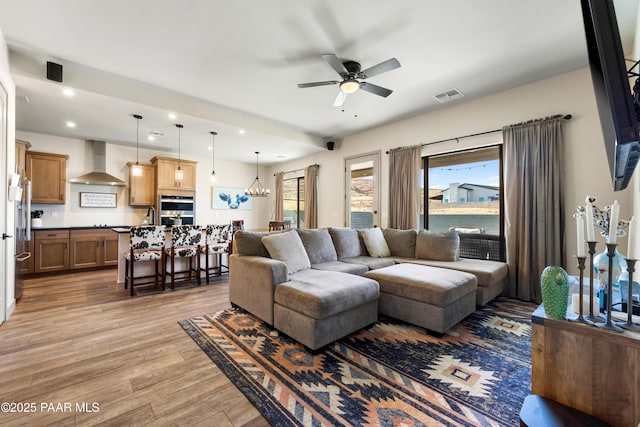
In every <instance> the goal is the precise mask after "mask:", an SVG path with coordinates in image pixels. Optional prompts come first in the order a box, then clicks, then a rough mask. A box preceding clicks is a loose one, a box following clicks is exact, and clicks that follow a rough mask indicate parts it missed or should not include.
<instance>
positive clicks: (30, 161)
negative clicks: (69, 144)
mask: <svg viewBox="0 0 640 427" xmlns="http://www.w3.org/2000/svg"><path fill="white" fill-rule="evenodd" d="M68 158H69V156H66V155H62V154H49V153H38V152H34V151H27V152H26V154H25V160H26V173H27V179H29V180H31V203H33V204H39V203H43V204H64V203H65V201H66V186H67V183H66V181H67V159H68Z"/></svg>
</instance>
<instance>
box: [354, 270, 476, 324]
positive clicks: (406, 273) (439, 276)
mask: <svg viewBox="0 0 640 427" xmlns="http://www.w3.org/2000/svg"><path fill="white" fill-rule="evenodd" d="M364 276H365V277H367V278H370V279H373V280H375V281H377V282H378V283H379V285H380V298H379V300H378V311H379V312H380V314H384V315H386V316H389V317H393V318H395V319H400V320H403V321H405V322H408V323H411V324H414V325H417V326H420V327H423V328H426V329H429V330H431V331H435V332H438V333H444V332H446V331H447V330H448V329H450V328H451V327H452V326H454V325H456V324H457V323H458V322H460V321H461V320H462V319H464V318H465V317H467V316H468V315H470V314H471V313H473V312H474V311H475V309H476V287H477V279H476V277H475V276H474V275H473V274H469V273H465V272H462V271H455V270H448V269H444V268H437V267H428V266H424V265H417V264H410V263H406V264H396V265H393V266H390V267H384V268H380V269H377V270H371V271H369V272H367V273H365V274H364Z"/></svg>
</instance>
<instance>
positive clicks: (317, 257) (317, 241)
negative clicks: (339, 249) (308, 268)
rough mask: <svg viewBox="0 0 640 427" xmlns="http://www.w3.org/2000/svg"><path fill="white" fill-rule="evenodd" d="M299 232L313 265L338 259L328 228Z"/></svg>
mask: <svg viewBox="0 0 640 427" xmlns="http://www.w3.org/2000/svg"><path fill="white" fill-rule="evenodd" d="M297 231H298V234H299V235H300V239H301V240H302V244H303V245H304V248H305V250H306V251H307V255H308V256H309V261H310V262H311V265H313V264H319V263H321V262H328V261H336V260H337V259H338V254H337V253H336V248H335V247H334V246H333V240H331V236H330V235H329V230H327V229H326V228H321V229H317V230H313V229H308V230H307V229H302V228H298V229H297Z"/></svg>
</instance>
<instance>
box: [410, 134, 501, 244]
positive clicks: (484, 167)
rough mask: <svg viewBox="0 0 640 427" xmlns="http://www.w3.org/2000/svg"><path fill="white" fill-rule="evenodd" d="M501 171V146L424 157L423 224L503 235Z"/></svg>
mask: <svg viewBox="0 0 640 427" xmlns="http://www.w3.org/2000/svg"><path fill="white" fill-rule="evenodd" d="M425 171H426V173H425ZM501 171H502V146H501V145H496V146H492V147H485V148H477V149H471V150H464V151H458V152H455V153H447V154H438V155H433V156H425V157H423V169H422V170H421V178H422V179H421V182H422V185H421V187H422V188H421V189H420V190H421V194H420V199H421V200H420V201H421V209H420V220H421V224H423V225H424V227H425V228H428V229H429V230H431V231H438V232H442V231H447V230H449V229H450V228H451V227H455V228H456V229H458V230H459V231H462V232H481V233H486V234H494V235H503V221H502V218H503V217H502V211H503V208H502V206H503V204H502V194H503V189H502V178H501V177H502V174H501ZM425 188H427V189H428V191H426V192H425ZM425 213H426V215H425Z"/></svg>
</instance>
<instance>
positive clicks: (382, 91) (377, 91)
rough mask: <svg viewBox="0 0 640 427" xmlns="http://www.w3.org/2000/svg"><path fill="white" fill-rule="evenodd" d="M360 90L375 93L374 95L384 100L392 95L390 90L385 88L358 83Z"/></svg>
mask: <svg viewBox="0 0 640 427" xmlns="http://www.w3.org/2000/svg"><path fill="white" fill-rule="evenodd" d="M360 89H362V90H366V91H367V92H371V93H375V94H376V95H380V96H384V97H385V98H386V97H387V96H389V95H391V94H392V93H393V91H392V90H391V89H387V88H386V87H382V86H378V85H374V84H371V83H367V82H362V83H360Z"/></svg>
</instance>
